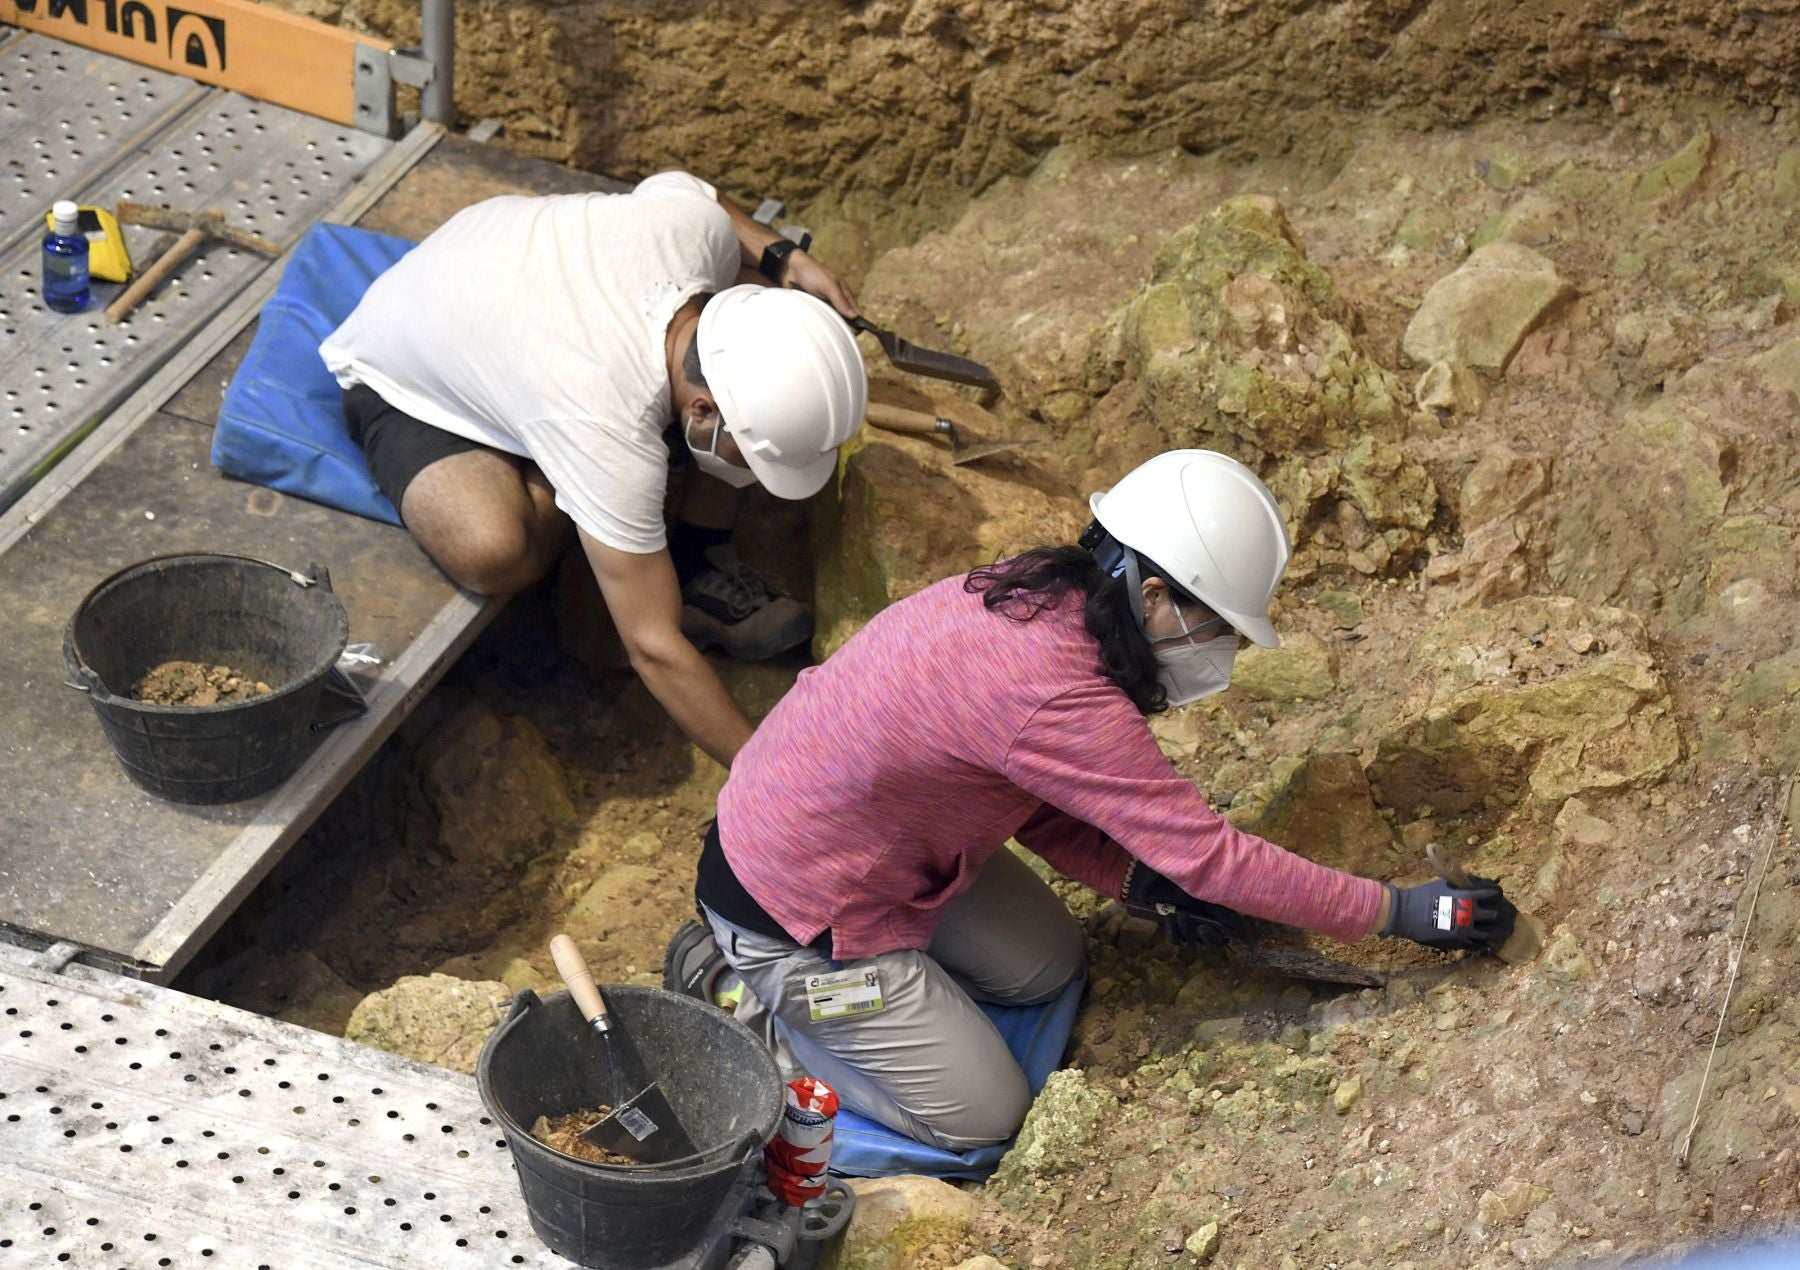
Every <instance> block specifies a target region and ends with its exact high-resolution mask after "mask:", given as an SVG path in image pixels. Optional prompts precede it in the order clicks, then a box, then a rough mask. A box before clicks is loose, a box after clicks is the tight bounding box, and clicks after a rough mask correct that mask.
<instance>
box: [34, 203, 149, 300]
mask: <svg viewBox="0 0 1800 1270" xmlns="http://www.w3.org/2000/svg"><path fill="white" fill-rule="evenodd" d="M78 210H79V212H80V219H78V220H77V221H76V222H75V224H76V227H77V228H78V229H80V230H81V236H82V237H83V238H85V239H87V240H88V274H89V276H91V277H95V278H99V279H100V280H101V281H103V282H126V281H129V280H130V278H131V254H130V253H129V252H127V251H126V250H125V235H124V234H123V233H121V232H120V230H119V222H118V220H117V219H116V218H115V217H114V216H113V214H112V213H111V212H109V211H107V210H106V209H105V208H104V207H87V206H83V207H81V208H79V209H78ZM55 227H56V216H55V213H53V212H45V213H44V228H45V229H54V228H55Z"/></svg>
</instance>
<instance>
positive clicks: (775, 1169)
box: [763, 1076, 838, 1208]
mask: <svg viewBox="0 0 1800 1270" xmlns="http://www.w3.org/2000/svg"><path fill="white" fill-rule="evenodd" d="M786 1092H787V1105H786V1106H785V1107H784V1108H783V1109H782V1113H781V1126H780V1128H779V1129H777V1130H776V1133H775V1137H774V1139H773V1140H771V1141H770V1143H769V1145H768V1146H766V1147H764V1148H763V1162H764V1164H765V1165H767V1167H768V1172H769V1190H770V1191H772V1192H773V1193H774V1195H775V1198H776V1199H778V1200H780V1201H781V1202H782V1203H784V1204H792V1205H793V1206H794V1207H796V1208H798V1207H800V1206H801V1205H802V1204H804V1203H806V1201H807V1200H809V1199H818V1198H819V1197H820V1196H821V1195H823V1194H824V1193H825V1170H826V1169H827V1168H828V1167H829V1166H830V1164H831V1134H832V1124H833V1122H834V1121H835V1120H836V1119H837V1111H838V1097H837V1094H836V1092H835V1091H834V1090H833V1089H832V1088H831V1086H830V1085H827V1084H826V1083H825V1082H824V1081H822V1080H814V1079H813V1078H812V1077H811V1076H802V1077H801V1078H800V1079H799V1080H790V1081H789V1082H788V1083H787V1090H786Z"/></svg>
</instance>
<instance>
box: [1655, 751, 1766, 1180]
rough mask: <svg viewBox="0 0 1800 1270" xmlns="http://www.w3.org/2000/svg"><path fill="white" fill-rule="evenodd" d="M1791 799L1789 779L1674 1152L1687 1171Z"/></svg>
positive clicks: (1764, 853) (1758, 873)
mask: <svg viewBox="0 0 1800 1270" xmlns="http://www.w3.org/2000/svg"><path fill="white" fill-rule="evenodd" d="M1793 797H1794V778H1793V777H1792V776H1789V777H1788V783H1787V789H1786V790H1785V791H1783V795H1782V799H1781V806H1780V807H1779V808H1777V810H1776V812H1775V826H1774V828H1775V832H1774V833H1771V834H1770V835H1769V842H1768V845H1767V846H1766V847H1764V848H1763V860H1762V868H1761V869H1759V870H1757V874H1756V886H1755V888H1754V889H1753V890H1752V891H1751V892H1750V911H1749V912H1748V913H1747V914H1745V915H1744V930H1743V933H1742V934H1741V935H1739V936H1738V946H1737V951H1736V952H1735V953H1733V954H1732V957H1731V978H1730V980H1729V981H1728V982H1727V983H1726V984H1725V999H1724V1000H1723V1001H1721V1002H1720V1003H1719V1023H1718V1026H1717V1027H1715V1028H1713V1039H1712V1048H1711V1049H1709V1050H1708V1051H1707V1052H1706V1069H1705V1070H1704V1071H1702V1072H1701V1073H1700V1088H1699V1089H1698V1090H1696V1091H1695V1093H1694V1118H1693V1119H1692V1120H1689V1121H1688V1127H1687V1134H1686V1136H1685V1137H1683V1138H1682V1140H1681V1148H1680V1149H1679V1150H1678V1151H1676V1152H1675V1162H1676V1164H1677V1165H1678V1166H1679V1167H1681V1168H1684V1169H1685V1168H1686V1167H1687V1163H1688V1151H1689V1150H1690V1149H1691V1148H1692V1147H1693V1145H1694V1130H1695V1129H1696V1128H1697V1127H1698V1126H1699V1124H1700V1105H1701V1100H1702V1099H1703V1098H1705V1097H1706V1082H1707V1081H1708V1080H1709V1079H1711V1077H1712V1066H1713V1058H1714V1057H1715V1056H1716V1055H1717V1054H1718V1052H1719V1037H1720V1035H1721V1034H1723V1033H1724V1031H1725V1012H1726V1011H1727V1010H1729V1009H1730V1008H1731V994H1732V991H1733V990H1734V989H1735V988H1736V987H1737V977H1738V970H1739V968H1741V967H1742V966H1743V964H1744V946H1745V945H1746V944H1748V943H1749V942H1750V927H1751V926H1752V925H1754V924H1755V922H1756V901H1757V900H1758V899H1759V898H1760V897H1761V896H1762V884H1763V879H1764V878H1765V877H1767V876H1768V873H1769V860H1770V859H1771V858H1772V857H1773V856H1774V854H1775V844H1776V843H1777V842H1779V841H1781V830H1782V821H1783V820H1784V819H1785V817H1786V815H1787V808H1788V805H1789V804H1790V803H1791V802H1792V800H1793Z"/></svg>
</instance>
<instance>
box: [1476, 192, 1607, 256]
mask: <svg viewBox="0 0 1800 1270" xmlns="http://www.w3.org/2000/svg"><path fill="white" fill-rule="evenodd" d="M1580 235H1581V220H1580V217H1579V216H1578V215H1577V214H1576V211H1575V208H1574V207H1572V206H1571V205H1570V204H1568V203H1566V202H1564V201H1563V200H1562V199H1560V198H1558V197H1557V196H1556V195H1555V194H1552V193H1550V192H1548V191H1544V190H1533V191H1531V192H1530V193H1528V194H1526V195H1525V196H1524V197H1523V198H1521V199H1520V200H1519V201H1518V202H1516V203H1514V204H1513V205H1512V206H1510V207H1508V208H1507V209H1506V210H1505V211H1503V212H1500V213H1499V214H1498V215H1495V216H1493V217H1491V218H1489V219H1488V220H1486V221H1483V222H1482V223H1481V225H1480V226H1478V227H1477V228H1476V230H1475V234H1474V237H1472V238H1471V239H1470V240H1469V242H1470V245H1472V246H1474V247H1477V248H1480V247H1485V246H1487V245H1488V244H1489V243H1494V242H1512V243H1523V244H1524V245H1525V246H1527V247H1541V246H1543V245H1544V244H1545V243H1548V242H1569V241H1571V240H1573V239H1575V238H1578V237H1580Z"/></svg>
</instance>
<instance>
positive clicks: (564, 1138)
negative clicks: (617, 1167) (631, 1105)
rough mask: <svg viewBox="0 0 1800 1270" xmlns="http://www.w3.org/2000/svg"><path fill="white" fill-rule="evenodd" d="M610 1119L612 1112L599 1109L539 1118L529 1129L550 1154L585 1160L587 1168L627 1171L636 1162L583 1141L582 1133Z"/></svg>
mask: <svg viewBox="0 0 1800 1270" xmlns="http://www.w3.org/2000/svg"><path fill="white" fill-rule="evenodd" d="M610 1115H612V1108H611V1107H608V1106H605V1105H602V1106H599V1107H593V1108H590V1109H588V1110H585V1111H571V1112H569V1113H568V1114H566V1115H561V1116H539V1117H538V1118H537V1120H536V1121H535V1122H534V1123H533V1124H532V1126H531V1136H532V1137H534V1138H536V1139H537V1140H538V1141H539V1142H542V1143H543V1144H544V1145H545V1146H547V1147H549V1148H550V1149H551V1150H552V1151H561V1152H562V1153H563V1154H564V1155H572V1156H574V1157H575V1158H576V1159H577V1160H586V1161H587V1162H588V1163H589V1164H622V1165H626V1166H628V1167H629V1166H630V1165H633V1164H636V1163H637V1161H636V1160H634V1159H632V1158H631V1157H630V1156H628V1155H620V1154H619V1153H618V1152H617V1151H608V1150H606V1149H605V1148H604V1147H597V1146H595V1145H594V1144H593V1143H592V1142H588V1141H586V1140H585V1139H584V1138H582V1136H581V1134H582V1131H583V1130H584V1129H586V1128H587V1127H588V1126H589V1125H592V1124H596V1123H598V1122H599V1121H601V1120H604V1119H606V1117H608V1116H610Z"/></svg>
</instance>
